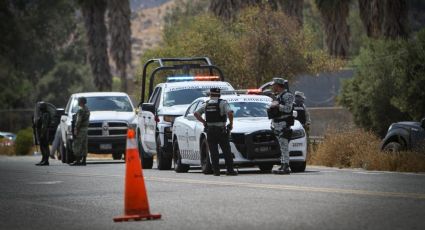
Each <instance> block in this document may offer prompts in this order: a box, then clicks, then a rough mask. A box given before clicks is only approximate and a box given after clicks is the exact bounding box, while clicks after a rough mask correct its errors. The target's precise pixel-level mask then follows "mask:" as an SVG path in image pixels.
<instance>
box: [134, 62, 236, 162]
mask: <svg viewBox="0 0 425 230" xmlns="http://www.w3.org/2000/svg"><path fill="white" fill-rule="evenodd" d="M153 63H157V64H158V65H159V67H158V68H156V69H154V70H153V71H152V73H151V75H150V79H149V94H148V95H149V100H148V101H147V102H144V95H145V89H146V87H145V83H146V78H147V73H146V72H147V69H148V66H149V65H150V64H153ZM163 76H167V80H166V82H162V83H159V84H157V85H156V87H155V88H154V87H153V84H154V82H155V77H163ZM223 80H224V77H223V73H222V71H221V70H220V69H219V68H218V67H216V66H214V65H213V64H212V63H211V61H210V60H209V58H207V57H200V58H159V59H151V60H149V61H148V62H147V63H146V64H145V66H144V69H143V76H142V81H143V82H142V93H141V102H140V103H139V112H138V118H137V119H138V122H137V140H138V146H139V152H140V155H141V159H142V166H143V168H145V169H146V168H152V165H153V155H154V154H155V153H156V154H157V165H158V169H160V170H167V169H171V165H172V157H173V155H172V140H171V138H172V126H173V122H174V119H175V118H176V117H178V116H181V115H183V114H184V113H185V111H186V109H187V107H188V106H189V105H190V103H191V102H192V101H193V100H195V99H196V98H198V97H202V96H203V92H204V91H208V90H209V89H210V88H214V87H215V88H220V89H222V90H233V87H232V86H231V85H230V83H228V82H225V81H223Z"/></svg>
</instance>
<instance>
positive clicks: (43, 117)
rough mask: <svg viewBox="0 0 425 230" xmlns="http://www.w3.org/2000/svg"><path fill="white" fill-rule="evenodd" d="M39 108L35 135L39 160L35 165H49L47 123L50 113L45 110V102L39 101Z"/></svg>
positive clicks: (48, 122)
mask: <svg viewBox="0 0 425 230" xmlns="http://www.w3.org/2000/svg"><path fill="white" fill-rule="evenodd" d="M38 106H39V110H40V116H39V118H38V120H37V121H36V128H37V129H36V130H37V136H38V140H39V144H40V151H41V156H42V157H41V161H40V162H39V163H37V164H36V165H37V166H46V165H49V155H50V150H49V124H50V119H51V118H50V113H49V112H48V111H47V104H46V103H45V102H40V103H39V104H38Z"/></svg>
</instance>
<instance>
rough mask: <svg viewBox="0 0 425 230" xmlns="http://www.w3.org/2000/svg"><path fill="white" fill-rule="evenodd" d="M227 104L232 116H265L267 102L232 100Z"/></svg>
mask: <svg viewBox="0 0 425 230" xmlns="http://www.w3.org/2000/svg"><path fill="white" fill-rule="evenodd" d="M229 106H230V108H231V109H232V110H233V114H234V117H267V103H261V102H232V103H229Z"/></svg>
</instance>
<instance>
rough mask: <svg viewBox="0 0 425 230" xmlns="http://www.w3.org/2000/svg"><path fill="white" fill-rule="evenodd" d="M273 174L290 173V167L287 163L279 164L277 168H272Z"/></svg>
mask: <svg viewBox="0 0 425 230" xmlns="http://www.w3.org/2000/svg"><path fill="white" fill-rule="evenodd" d="M273 173H274V174H290V173H291V169H290V168H289V164H288V163H284V164H281V165H280V167H279V168H278V169H277V170H273Z"/></svg>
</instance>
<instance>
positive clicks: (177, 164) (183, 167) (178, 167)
mask: <svg viewBox="0 0 425 230" xmlns="http://www.w3.org/2000/svg"><path fill="white" fill-rule="evenodd" d="M173 159H174V171H176V172H177V173H186V172H188V171H189V168H190V167H189V165H187V164H182V157H181V155H180V149H179V143H178V142H177V141H174V142H173Z"/></svg>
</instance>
